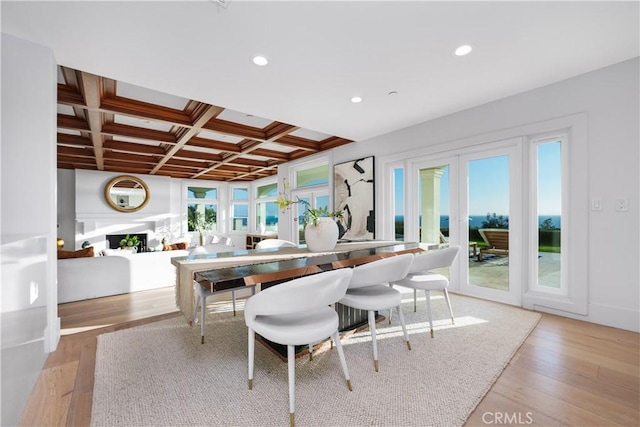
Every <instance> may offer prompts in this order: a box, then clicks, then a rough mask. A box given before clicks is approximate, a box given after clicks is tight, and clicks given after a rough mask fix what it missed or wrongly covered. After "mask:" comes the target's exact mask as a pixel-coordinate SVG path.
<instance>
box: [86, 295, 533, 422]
mask: <svg viewBox="0 0 640 427" xmlns="http://www.w3.org/2000/svg"><path fill="white" fill-rule="evenodd" d="M432 294H435V295H432V307H433V311H434V313H433V318H434V326H435V337H434V338H430V334H429V326H428V322H427V319H426V312H425V307H424V305H425V301H424V297H423V298H422V299H419V301H418V312H417V313H414V312H413V297H412V296H413V294H412V292H408V293H406V294H405V297H404V299H403V312H404V314H405V320H406V322H407V326H408V328H409V333H410V340H411V344H412V350H408V349H407V347H406V345H405V343H404V340H403V338H402V331H401V328H400V326H399V324H398V323H397V316H393V321H392V324H391V325H389V324H388V322H386V321H383V322H380V323H379V324H378V355H379V361H380V370H379V372H375V371H374V369H373V362H372V349H371V337H370V334H369V330H368V329H367V328H365V329H364V330H362V331H359V332H356V333H353V334H350V335H348V336H345V337H344V338H343V340H342V342H343V346H344V351H345V356H346V359H347V364H348V367H349V371H350V374H351V382H352V384H353V391H351V392H350V391H348V389H347V387H346V385H345V381H344V377H343V373H342V369H341V367H340V361H339V358H338V354H337V352H336V350H335V348H333V349H331V348H330V347H329V346H328V345H326V346H323V347H322V348H320V349H319V350H318V351H317V352H316V353H315V354H314V357H313V360H311V361H310V360H309V358H308V357H304V356H303V357H300V358H298V359H297V360H296V382H295V385H296V424H297V425H298V426H459V425H462V424H464V422H465V420H466V419H467V418H468V416H469V415H470V414H471V412H472V411H473V410H474V408H475V407H476V406H477V404H478V403H479V402H480V400H481V399H482V397H483V396H484V395H485V394H486V393H487V391H489V389H490V388H491V386H492V384H493V383H494V381H495V380H496V379H497V378H498V376H499V375H500V373H501V372H502V370H503V369H504V368H505V366H506V365H507V364H508V362H509V360H510V359H511V357H512V356H513V355H514V354H515V352H516V351H517V349H518V348H519V346H520V345H521V344H522V343H523V342H524V340H525V339H526V337H527V336H528V335H529V333H530V332H531V330H532V329H533V328H534V327H535V325H536V324H537V322H538V320H539V319H540V315H539V314H537V313H534V312H530V311H526V310H522V309H519V308H516V307H511V306H507V305H503V304H498V303H493V302H488V301H483V300H479V299H475V298H469V297H464V296H459V295H451V302H452V305H453V310H454V314H455V315H456V323H455V325H452V324H451V320H450V319H449V315H448V311H447V309H446V304H445V302H444V299H443V298H442V297H441V296H440V295H441V294H440V293H439V292H433V293H432ZM218 308H220V309H218ZM218 308H215V309H210V312H209V313H208V314H207V331H206V336H205V343H204V344H200V328H199V325H198V326H196V327H189V326H188V325H187V324H186V323H185V322H184V320H183V319H182V317H177V318H175V319H169V320H165V321H160V322H157V323H152V324H148V325H145V326H140V327H136V328H132V329H126V330H121V331H117V332H113V333H110V334H104V335H101V336H99V337H98V349H97V354H96V369H95V382H94V391H93V409H92V415H91V425H93V426H284V425H287V424H288V422H289V403H288V385H287V384H288V383H287V364H286V363H285V362H283V361H282V360H281V359H280V358H279V357H277V356H276V355H274V354H273V353H272V352H271V351H270V350H268V349H267V348H266V347H265V346H263V345H261V344H257V345H256V362H255V374H254V381H253V390H248V387H247V330H246V326H245V324H244V319H243V317H242V315H243V312H242V311H239V312H238V315H237V316H236V317H234V316H233V313H231V312H229V311H228V309H226V308H225V307H224V306H222V307H218ZM382 314H384V313H382Z"/></svg>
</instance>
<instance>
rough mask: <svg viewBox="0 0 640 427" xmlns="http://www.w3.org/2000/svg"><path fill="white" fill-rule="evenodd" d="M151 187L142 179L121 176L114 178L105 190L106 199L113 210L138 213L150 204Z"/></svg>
mask: <svg viewBox="0 0 640 427" xmlns="http://www.w3.org/2000/svg"><path fill="white" fill-rule="evenodd" d="M150 197H151V194H149V187H147V184H145V183H144V181H143V180H141V179H140V178H136V177H135V176H131V175H121V176H117V177H115V178H113V179H112V180H111V181H109V183H108V184H107V186H106V187H105V188H104V198H105V200H106V201H107V203H109V206H111V207H112V208H113V209H115V210H117V211H120V212H136V211H139V210H140V209H142V208H144V207H145V205H146V204H147V203H149V198H150Z"/></svg>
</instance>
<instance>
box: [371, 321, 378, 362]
mask: <svg viewBox="0 0 640 427" xmlns="http://www.w3.org/2000/svg"><path fill="white" fill-rule="evenodd" d="M369 330H370V331H371V345H372V346H373V369H375V371H376V372H378V344H377V343H376V315H375V312H374V311H373V310H369Z"/></svg>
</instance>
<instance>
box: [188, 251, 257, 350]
mask: <svg viewBox="0 0 640 427" xmlns="http://www.w3.org/2000/svg"><path fill="white" fill-rule="evenodd" d="M206 254H207V250H206V249H205V248H204V247H203V246H197V247H195V248H193V249H191V250H190V251H189V255H206ZM193 289H194V294H195V297H196V301H195V304H194V306H193V319H194V321H195V322H196V323H197V322H198V307H200V343H201V344H204V325H205V320H206V307H207V298H208V297H210V296H212V295H215V294H219V293H223V292H231V304H232V306H233V315H234V316H235V315H236V291H237V290H239V289H241V288H238V289H235V288H231V289H225V290H222V291H217V292H211V291H210V290H208V289H205V288H204V287H202V286H201V285H200V284H199V283H198V282H196V281H195V280H194V281H193ZM242 289H244V288H242ZM251 293H252V295H255V293H256V287H255V286H252V287H251Z"/></svg>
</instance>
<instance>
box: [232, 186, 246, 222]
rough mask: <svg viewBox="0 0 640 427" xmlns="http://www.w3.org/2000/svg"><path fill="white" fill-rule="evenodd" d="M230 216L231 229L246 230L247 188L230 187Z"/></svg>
mask: <svg viewBox="0 0 640 427" xmlns="http://www.w3.org/2000/svg"><path fill="white" fill-rule="evenodd" d="M231 218H232V221H233V224H232V225H231V229H232V230H233V231H247V230H248V229H249V188H247V187H232V188H231Z"/></svg>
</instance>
